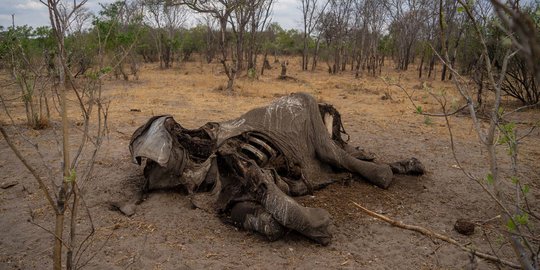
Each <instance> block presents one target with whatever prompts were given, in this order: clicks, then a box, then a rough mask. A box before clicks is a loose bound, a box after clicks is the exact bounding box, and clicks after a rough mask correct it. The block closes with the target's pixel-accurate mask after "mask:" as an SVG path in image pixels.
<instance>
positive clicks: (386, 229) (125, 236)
mask: <svg viewBox="0 0 540 270" xmlns="http://www.w3.org/2000/svg"><path fill="white" fill-rule="evenodd" d="M291 60H294V61H291V62H294V63H293V64H292V65H291V66H289V70H290V74H289V75H291V76H293V77H295V78H298V79H299V81H279V80H277V79H275V78H276V77H277V75H278V72H279V70H277V69H273V70H271V71H268V72H267V74H266V75H265V76H264V77H261V78H260V79H259V80H253V81H252V80H249V79H247V78H243V79H240V80H239V82H238V85H239V89H238V91H237V93H236V94H234V95H225V94H224V93H223V92H220V91H218V90H214V89H216V88H218V86H219V85H220V84H223V83H225V78H224V75H222V74H218V71H219V70H220V68H219V66H216V65H202V64H201V63H198V62H191V63H187V64H182V65H181V66H178V67H175V68H174V69H171V70H164V71H162V70H158V69H156V68H154V66H155V65H153V66H150V65H148V66H145V67H144V69H143V70H142V72H141V75H140V80H138V81H129V82H122V81H116V80H108V81H106V82H105V85H104V89H105V95H106V97H107V99H109V100H110V101H111V106H110V117H109V129H110V132H109V136H108V139H107V141H106V143H105V145H104V147H103V148H102V151H101V152H100V155H99V157H98V159H97V164H96V170H95V177H94V178H93V179H92V181H91V182H89V183H88V185H87V186H86V187H85V196H84V197H85V203H86V205H87V206H88V208H89V210H90V212H91V215H92V219H93V223H94V225H95V228H96V233H95V237H94V238H93V240H92V242H91V245H90V246H89V248H88V249H87V250H85V252H84V253H83V256H82V257H81V259H80V261H79V264H82V263H83V262H85V261H87V260H89V259H90V261H89V262H88V263H87V264H86V265H85V266H86V268H88V269H231V268H250V269H279V268H282V269H341V268H343V269H463V268H469V267H471V266H474V267H478V268H479V269H493V268H496V265H494V264H492V263H489V262H486V261H484V260H481V259H473V260H471V257H470V256H469V255H468V254H466V253H464V252H462V251H460V250H458V249H457V248H456V247H454V246H452V245H449V244H447V243H445V242H442V241H439V240H436V239H430V238H428V237H426V236H424V235H420V234H417V233H413V232H410V231H404V230H401V229H398V228H395V227H392V226H390V225H388V224H385V223H382V222H381V221H378V220H375V219H373V218H370V217H368V216H366V215H365V214H363V213H362V212H360V211H359V210H358V209H356V208H355V207H354V206H353V205H352V203H351V202H352V201H355V202H358V203H360V204H362V205H364V206H366V207H367V208H369V209H372V210H374V211H377V212H379V213H384V214H385V215H387V216H390V217H393V218H395V219H398V220H402V221H404V222H406V223H410V224H416V225H420V226H424V227H428V228H431V229H433V230H435V231H438V232H441V233H444V234H447V235H449V236H451V237H453V238H455V239H457V240H459V241H460V242H461V243H463V244H467V245H468V246H469V247H473V248H478V249H480V250H483V251H487V252H490V253H491V252H493V251H495V252H496V254H497V255H499V256H501V257H504V258H510V259H511V258H512V255H513V253H512V251H511V249H510V248H509V245H508V243H506V242H505V241H503V239H502V237H501V234H500V231H499V229H500V227H501V226H500V225H499V223H500V222H499V220H498V219H497V218H495V219H493V218H494V217H496V216H497V215H498V211H497V208H496V207H495V204H494V203H493V202H492V201H491V200H490V199H489V197H488V196H487V195H486V194H485V193H484V192H483V191H482V189H481V188H480V186H479V185H478V184H476V183H475V182H472V181H471V180H468V179H467V178H466V177H465V176H464V175H463V174H462V173H461V171H460V170H459V169H456V162H455V161H454V160H453V158H452V153H451V151H450V147H449V146H450V144H449V136H448V131H447V129H446V127H445V125H444V119H439V118H434V117H432V118H429V119H426V118H425V117H423V116H421V115H417V114H415V113H414V107H412V106H411V103H410V102H409V100H408V99H407V98H406V96H405V95H404V94H403V93H402V92H401V91H400V90H397V89H393V88H387V87H386V86H385V84H384V83H383V82H382V80H381V79H379V78H372V77H363V78H360V79H355V78H354V76H353V75H352V74H349V73H345V74H341V75H337V76H330V75H328V74H326V73H325V72H324V71H323V70H321V71H318V72H315V73H311V72H297V71H296V70H298V66H297V63H296V59H291ZM275 66H276V67H277V65H275ZM383 76H388V77H391V78H394V79H397V78H399V77H401V82H402V84H403V85H404V86H406V88H407V89H408V90H409V91H412V90H413V89H415V88H421V87H419V85H421V82H420V81H419V80H418V79H416V73H415V71H410V72H405V73H396V72H395V71H393V69H391V68H390V67H386V68H385V70H384V71H383ZM427 83H429V84H431V85H432V86H433V87H434V88H435V89H437V91H439V90H446V91H447V92H448V95H449V98H448V101H449V104H452V106H454V105H456V104H458V103H459V102H460V100H459V99H455V98H451V96H452V93H453V90H452V89H453V87H452V85H451V84H449V83H440V82H438V81H428V82H427ZM297 91H304V92H308V93H311V94H313V95H315V96H316V97H317V98H318V99H319V100H321V101H325V102H329V103H332V104H334V105H335V107H336V108H337V109H338V110H340V112H341V114H342V119H343V122H344V125H345V128H346V130H347V131H348V133H349V134H350V135H351V144H353V145H360V146H362V147H364V148H366V149H368V150H370V151H372V152H375V153H377V154H378V161H381V162H385V161H393V160H397V159H402V158H408V157H411V156H414V157H417V158H418V159H420V160H421V161H422V162H423V163H424V164H425V166H426V168H427V170H428V173H427V174H426V175H424V176H421V177H411V176H397V177H395V182H394V183H393V185H392V186H391V187H390V188H389V189H388V190H382V189H379V188H376V187H374V186H372V185H370V184H367V183H366V182H364V181H362V180H361V179H357V180H358V181H353V182H352V183H349V182H338V183H336V184H333V185H331V186H329V187H327V188H326V189H324V190H321V191H317V192H315V194H313V196H306V197H302V198H298V200H299V201H301V202H302V203H303V204H305V205H309V206H317V207H323V208H326V209H327V210H328V211H329V212H330V213H331V214H332V215H333V217H334V225H335V227H334V229H333V231H334V239H333V242H332V243H331V244H330V245H329V246H327V247H323V246H320V245H317V244H315V243H313V242H311V241H309V240H307V239H305V238H304V237H302V236H299V235H297V234H294V233H290V234H289V235H287V236H286V237H285V238H284V239H282V240H278V241H275V242H268V241H266V240H265V239H264V238H263V237H261V236H259V235H256V234H253V233H250V232H246V231H241V230H238V229H236V228H234V227H232V226H230V225H226V224H223V223H222V222H221V221H220V220H219V219H218V218H217V217H215V216H214V215H213V214H212V213H209V212H206V211H204V210H201V209H192V207H191V203H190V200H189V198H188V197H187V196H186V195H185V194H183V193H182V192H156V193H152V194H150V196H149V198H148V199H147V200H146V201H145V202H143V203H142V204H141V205H139V206H138V208H137V210H136V214H135V215H134V216H132V217H126V216H123V215H122V214H120V213H119V212H116V211H112V210H111V209H110V207H109V203H110V202H111V201H122V200H128V199H129V198H131V197H132V196H133V194H134V192H135V191H136V189H137V188H138V186H137V185H138V183H140V182H141V180H142V168H140V167H138V166H136V165H134V164H132V163H131V162H130V157H129V151H128V148H127V146H128V143H129V139H130V136H131V134H132V132H133V131H134V130H135V129H136V128H137V127H138V126H140V125H142V124H143V123H145V121H146V120H147V119H148V118H149V117H151V116H153V115H158V114H171V115H173V116H174V117H175V119H176V120H177V121H178V122H180V123H182V124H183V125H185V126H187V127H191V128H193V127H198V126H200V125H202V124H204V123H206V122H207V121H221V120H226V119H230V118H233V117H237V116H239V115H240V114H242V113H243V112H245V111H246V110H248V109H251V108H255V107H257V106H261V105H264V104H267V103H269V102H270V101H271V100H272V99H273V98H275V97H277V96H280V95H285V94H288V93H291V92H297ZM384 93H389V94H390V95H391V97H392V98H393V100H383V99H381V96H383V95H384ZM2 95H5V96H6V97H13V96H16V95H17V93H16V89H10V88H5V89H2ZM415 99H416V101H417V102H419V104H421V105H422V107H423V108H424V110H436V108H437V105H436V103H435V101H434V100H433V99H432V98H431V97H430V96H429V95H428V94H427V92H426V91H425V90H422V89H416V90H415ZM72 102H73V105H75V103H74V102H75V100H74V99H73V98H72ZM8 106H10V107H11V108H14V111H13V113H14V114H15V119H16V121H17V122H19V123H22V122H23V121H24V118H23V117H24V115H23V114H22V109H23V107H22V104H21V103H20V102H18V101H11V102H9V104H8ZM505 106H513V105H512V104H509V102H507V105H505ZM130 109H139V110H140V112H133V111H130ZM2 113H3V112H2ZM1 117H2V121H4V123H5V121H6V118H5V115H4V114H2V115H1ZM515 117H516V118H515V119H516V120H517V121H519V122H520V123H521V124H520V125H519V127H520V128H523V129H524V128H526V127H527V126H530V123H534V122H536V121H538V120H540V111H538V110H532V111H527V112H523V113H519V114H517V115H516V116H515ZM450 120H451V124H452V127H453V131H454V135H455V140H456V143H457V149H456V151H457V156H458V158H459V159H461V160H462V163H463V166H464V167H465V168H466V169H467V170H469V171H471V172H472V173H473V174H475V175H479V176H482V175H486V172H487V168H486V159H485V150H484V149H483V148H482V146H481V145H480V144H479V143H478V140H477V139H476V136H475V133H474V131H473V129H472V128H471V122H470V119H469V118H468V117H467V116H464V115H457V116H453V117H451V119H450ZM71 121H72V124H73V126H74V125H75V122H76V121H77V120H76V119H71ZM21 125H22V124H21ZM23 132H24V133H25V134H26V135H27V136H28V137H30V138H32V139H33V140H36V141H39V142H40V147H41V149H42V151H45V152H46V156H47V157H49V156H50V157H51V158H52V157H55V153H56V148H55V147H56V146H55V145H56V144H55V143H54V140H53V139H52V138H53V134H52V131H51V129H46V130H39V131H34V130H26V129H23ZM72 141H74V139H73V140H72ZM75 143H76V141H74V142H73V144H74V145H75ZM19 145H20V146H21V147H22V149H23V153H24V154H25V155H28V156H29V157H31V159H32V160H35V161H34V162H33V164H35V165H40V164H41V163H40V162H39V159H37V155H36V154H35V152H34V151H33V150H32V149H31V148H30V147H28V146H25V144H24V143H23V142H19ZM498 151H499V154H500V156H502V157H503V158H504V157H505V149H504V148H503V147H500V148H499V150H498ZM520 151H521V157H520V171H521V174H522V179H523V181H526V182H529V183H530V185H531V190H532V191H531V192H530V194H529V197H528V199H529V202H530V203H531V205H532V206H533V207H534V208H535V209H536V210H537V211H538V210H539V209H538V207H539V205H538V201H539V199H540V198H539V196H540V193H539V188H540V186H539V185H540V176H539V173H540V172H539V171H540V169H539V167H540V165H539V162H538V160H539V157H540V134H539V132H538V131H535V132H533V133H532V134H531V135H530V136H529V137H528V138H526V139H525V140H523V143H522V144H521V145H520ZM53 167H54V168H53V169H54V170H58V168H57V167H60V165H59V164H57V163H55V164H53ZM501 169H502V170H503V172H504V173H508V172H509V162H508V160H507V159H506V158H505V159H504V160H502V161H501ZM0 172H1V173H0V182H2V183H4V182H8V181H17V183H18V184H17V185H15V186H13V187H11V188H7V189H0V213H1V219H0V269H45V268H50V267H51V254H52V249H51V243H52V241H53V237H52V236H51V235H50V234H49V233H47V232H45V231H44V230H42V229H40V228H39V227H38V226H36V225H33V224H31V223H30V222H28V220H29V219H30V217H31V215H33V216H34V222H35V223H37V224H39V225H40V226H43V227H44V228H47V229H52V222H51V221H52V218H51V217H52V211H51V209H50V208H49V207H47V205H46V202H45V200H44V199H43V198H42V196H41V193H40V191H39V189H38V187H37V185H36V183H35V180H34V179H33V178H32V177H31V175H30V174H29V173H28V172H27V171H26V170H25V168H24V167H23V166H22V164H21V163H20V162H19V161H18V160H16V158H15V156H14V154H13V153H12V152H11V151H10V150H9V148H8V147H7V144H6V143H5V141H4V139H3V138H2V139H0ZM505 182H506V183H505V184H504V186H505V187H506V188H507V189H508V190H511V185H510V184H509V183H508V182H509V181H506V180H505ZM80 216H81V219H80V226H79V227H80V235H78V236H77V237H78V239H79V240H80V241H82V240H83V239H84V237H85V232H87V231H88V221H87V219H86V218H85V215H84V214H81V215H80ZM458 218H465V219H468V220H471V221H474V222H483V221H488V222H487V223H486V225H485V227H483V228H477V229H476V232H475V233H474V234H473V235H472V236H463V235H460V234H458V233H457V232H456V231H454V230H453V225H454V223H455V221H456V220H457V219H458ZM536 229H537V230H538V228H536ZM536 233H538V232H536Z"/></svg>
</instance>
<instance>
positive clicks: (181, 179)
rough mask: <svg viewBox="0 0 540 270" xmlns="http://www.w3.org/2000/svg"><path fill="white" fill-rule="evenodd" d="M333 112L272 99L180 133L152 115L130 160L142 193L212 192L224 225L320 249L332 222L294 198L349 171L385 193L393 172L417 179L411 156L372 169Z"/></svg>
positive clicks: (302, 97)
mask: <svg viewBox="0 0 540 270" xmlns="http://www.w3.org/2000/svg"><path fill="white" fill-rule="evenodd" d="M343 134H346V133H345V132H344V130H343V126H342V124H341V119H340V115H339V112H338V111H337V110H336V109H335V108H334V107H333V106H331V105H328V104H318V103H317V102H316V100H315V99H314V98H313V97H312V96H310V95H308V94H304V93H297V94H291V95H289V96H285V97H282V98H279V99H277V100H275V101H274V102H273V103H272V104H270V105H269V106H267V107H262V108H257V109H253V110H251V111H249V112H247V113H246V114H244V115H242V116H240V117H239V118H237V119H234V120H230V121H226V122H222V123H214V122H209V123H207V124H205V125H204V126H202V127H201V128H199V129H186V128H184V127H182V126H181V125H180V124H178V123H177V122H176V121H174V119H173V118H172V117H171V116H157V117H153V118H151V119H150V120H149V121H148V122H147V123H146V124H145V125H143V126H142V127H140V128H139V129H137V130H136V131H135V133H134V134H133V136H132V139H131V142H130V151H131V155H132V157H133V161H134V162H136V163H137V164H139V165H140V164H141V163H142V159H146V166H145V168H144V176H145V180H146V185H145V188H144V190H145V191H148V190H152V189H163V188H173V187H184V188H186V189H187V190H188V192H190V193H192V192H201V191H209V190H211V189H214V190H215V191H217V198H216V200H215V208H216V210H217V211H218V213H219V214H220V216H221V217H222V218H223V219H224V220H225V221H227V222H230V223H233V224H235V225H236V226H238V227H241V228H244V229H247V230H252V231H256V232H259V233H261V234H263V235H265V236H267V237H268V238H269V239H270V240H275V239H278V238H280V237H281V236H282V235H283V234H284V232H286V230H290V229H292V230H295V231H297V232H299V233H301V234H303V235H305V236H306V237H308V238H310V239H312V240H314V241H316V242H318V243H321V244H323V245H326V244H328V243H329V242H330V240H331V238H332V235H331V233H330V232H329V225H330V224H331V217H330V215H329V213H328V212H327V211H326V210H324V209H320V208H310V207H303V206H301V205H300V204H298V203H297V202H296V201H295V200H294V199H292V198H291V196H301V195H305V194H308V193H310V192H312V191H313V190H315V189H319V188H322V187H324V186H325V185H328V184H330V183H332V182H333V181H334V179H336V173H338V172H340V171H341V172H343V171H348V172H351V173H354V174H357V175H359V176H361V177H362V178H363V179H365V180H367V181H369V182H371V183H373V184H375V185H377V186H379V187H382V188H387V187H388V186H389V185H390V182H391V181H392V177H393V173H407V174H422V173H423V172H424V168H423V166H422V164H421V163H420V162H419V161H418V160H416V159H415V158H412V159H409V160H405V161H401V162H396V163H392V164H377V163H374V162H372V161H373V158H372V157H370V156H368V155H366V154H365V153H364V152H362V151H361V150H359V149H358V148H353V147H351V146H349V145H348V144H347V143H346V142H345V141H344V140H343V139H342V135H343Z"/></svg>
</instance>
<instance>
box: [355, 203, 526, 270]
mask: <svg viewBox="0 0 540 270" xmlns="http://www.w3.org/2000/svg"><path fill="white" fill-rule="evenodd" d="M352 203H353V204H354V205H355V206H356V207H357V208H358V209H360V210H362V211H364V212H365V213H366V214H368V215H370V216H372V217H374V218H377V219H380V220H382V221H384V222H387V223H389V224H390V225H392V226H395V227H398V228H401V229H405V230H409V231H415V232H419V233H421V234H423V235H426V236H428V237H434V238H437V239H439V240H442V241H445V242H447V243H450V244H452V245H454V246H457V247H458V248H459V249H461V250H463V251H466V252H469V253H472V254H474V255H475V256H478V257H480V258H482V259H486V260H490V261H493V262H497V263H501V264H504V265H507V266H510V267H512V268H516V269H519V268H521V266H520V265H518V264H515V263H513V262H510V261H507V260H504V259H501V258H499V257H497V256H494V255H490V254H487V253H484V252H480V251H476V250H474V249H472V248H468V247H466V246H464V245H462V244H460V243H459V242H458V241H456V240H455V239H453V238H450V237H449V236H446V235H442V234H440V233H436V232H434V231H432V230H430V229H426V228H424V227H420V226H416V225H408V224H404V223H403V222H401V221H397V220H393V219H391V218H389V217H387V216H384V215H381V214H377V213H375V212H373V211H371V210H369V209H367V208H365V207H363V206H361V205H360V204H358V203H356V202H352Z"/></svg>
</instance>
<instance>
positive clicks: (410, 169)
mask: <svg viewBox="0 0 540 270" xmlns="http://www.w3.org/2000/svg"><path fill="white" fill-rule="evenodd" d="M388 165H390V167H391V168H392V172H394V173H396V174H411V175H422V174H424V172H425V170H426V169H425V167H424V164H422V163H421V162H420V161H419V160H418V159H416V158H410V159H405V160H401V161H397V162H393V163H390V164H388Z"/></svg>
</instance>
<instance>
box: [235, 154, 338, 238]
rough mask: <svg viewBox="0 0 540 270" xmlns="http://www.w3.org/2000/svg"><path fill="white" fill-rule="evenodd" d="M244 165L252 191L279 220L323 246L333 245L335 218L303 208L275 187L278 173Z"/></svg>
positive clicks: (318, 210) (313, 209)
mask: <svg viewBox="0 0 540 270" xmlns="http://www.w3.org/2000/svg"><path fill="white" fill-rule="evenodd" d="M241 163H242V164H243V165H244V166H243V167H244V168H246V173H245V177H246V179H247V180H248V182H250V183H251V187H250V189H251V190H252V192H253V193H254V194H255V197H256V198H257V199H258V200H259V202H260V203H261V205H262V206H263V207H264V209H265V210H266V211H267V212H268V213H270V214H271V215H272V217H273V218H274V219H275V220H276V221H278V222H279V223H280V224H281V225H283V226H284V227H287V228H290V229H293V230H295V231H297V232H299V233H301V234H303V235H305V236H306V237H308V238H310V239H312V240H314V241H316V242H318V243H320V244H322V245H328V244H329V243H330V241H331V239H332V235H331V233H330V232H329V227H330V224H331V218H330V214H329V213H328V211H326V210H324V209H321V208H311V207H304V206H302V205H300V204H299V203H297V202H296V201H295V200H294V199H292V198H291V197H289V196H288V195H286V194H285V193H283V191H281V190H280V189H279V187H278V186H277V185H276V184H275V180H274V177H279V176H278V175H277V174H273V173H272V172H271V171H270V170H265V169H261V168H259V166H257V165H256V164H254V163H248V162H241Z"/></svg>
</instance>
